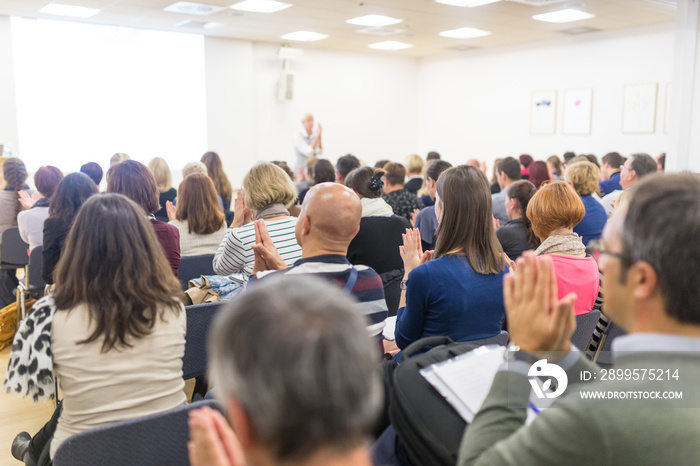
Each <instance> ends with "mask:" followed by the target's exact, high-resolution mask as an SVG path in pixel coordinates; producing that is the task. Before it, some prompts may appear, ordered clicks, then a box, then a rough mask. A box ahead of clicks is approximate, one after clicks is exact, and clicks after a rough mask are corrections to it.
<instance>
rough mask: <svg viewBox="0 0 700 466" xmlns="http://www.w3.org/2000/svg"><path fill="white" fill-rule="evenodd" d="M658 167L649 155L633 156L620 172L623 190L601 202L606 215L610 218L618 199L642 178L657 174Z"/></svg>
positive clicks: (615, 192)
mask: <svg viewBox="0 0 700 466" xmlns="http://www.w3.org/2000/svg"><path fill="white" fill-rule="evenodd" d="M656 171H657V165H656V160H654V159H653V158H652V157H651V155H649V154H632V155H630V157H629V158H628V159H627V161H626V162H625V164H624V165H623V166H622V170H620V187H621V188H622V190H619V189H618V190H616V191H613V192H611V193H610V194H607V195H606V196H605V197H603V198H602V199H601V200H600V202H601V203H602V204H603V207H605V213H607V214H608V217H610V216H611V215H612V213H613V210H615V205H616V203H617V198H618V197H620V194H622V193H623V192H624V190H626V189H627V188H629V187H630V186H632V185H633V184H635V183H636V182H637V181H638V180H639V179H640V178H644V177H645V176H647V175H651V174H653V173H656Z"/></svg>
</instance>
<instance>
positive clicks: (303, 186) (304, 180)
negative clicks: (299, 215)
mask: <svg viewBox="0 0 700 466" xmlns="http://www.w3.org/2000/svg"><path fill="white" fill-rule="evenodd" d="M319 160H321V159H319V158H318V157H309V158H308V159H306V162H304V166H303V167H298V168H297V190H298V191H299V195H301V192H302V191H306V190H307V189H309V188H310V187H311V185H313V177H312V176H311V169H312V168H313V166H314V165H316V162H318V161H319ZM332 167H333V165H331V168H332ZM331 181H335V171H334V172H333V179H332V180H331Z"/></svg>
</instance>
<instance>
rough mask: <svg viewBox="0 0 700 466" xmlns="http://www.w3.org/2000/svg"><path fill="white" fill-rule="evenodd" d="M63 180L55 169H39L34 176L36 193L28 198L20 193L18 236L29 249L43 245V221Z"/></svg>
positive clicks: (61, 174) (49, 167)
mask: <svg viewBox="0 0 700 466" xmlns="http://www.w3.org/2000/svg"><path fill="white" fill-rule="evenodd" d="M62 179H63V173H61V170H59V169H58V168H56V167H52V166H46V167H41V168H39V169H38V170H37V171H36V173H35V174H34V186H36V189H37V193H36V194H34V195H32V196H30V195H29V194H28V193H27V192H26V191H20V192H19V196H20V202H21V203H22V206H23V207H24V208H25V210H24V211H22V212H20V213H19V214H17V227H18V228H19V235H20V237H21V238H22V240H23V241H24V242H25V243H28V244H29V249H30V250H31V249H34V248H35V247H37V246H41V245H43V244H44V221H45V220H46V219H47V218H48V216H49V204H50V202H51V197H52V196H53V194H54V192H55V191H56V188H58V185H59V183H60V182H61V180H62Z"/></svg>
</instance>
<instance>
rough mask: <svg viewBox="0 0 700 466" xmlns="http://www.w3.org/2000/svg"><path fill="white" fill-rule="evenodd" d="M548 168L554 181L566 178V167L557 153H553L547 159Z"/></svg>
mask: <svg viewBox="0 0 700 466" xmlns="http://www.w3.org/2000/svg"><path fill="white" fill-rule="evenodd" d="M547 169H548V170H549V175H550V177H551V179H553V180H554V181H559V180H562V179H564V167H563V166H562V164H561V160H559V157H557V156H556V155H553V156H551V157H549V158H548V159H547Z"/></svg>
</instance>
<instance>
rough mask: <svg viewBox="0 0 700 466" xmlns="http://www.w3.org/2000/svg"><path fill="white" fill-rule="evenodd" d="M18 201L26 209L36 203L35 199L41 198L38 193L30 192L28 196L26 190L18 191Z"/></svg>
mask: <svg viewBox="0 0 700 466" xmlns="http://www.w3.org/2000/svg"><path fill="white" fill-rule="evenodd" d="M18 194H19V203H20V204H22V207H24V208H25V209H26V210H29V209H31V208H32V207H33V206H34V204H36V201H38V200H39V199H41V194H39V193H32V195H31V196H30V195H29V193H28V192H27V191H24V190H22V191H19V192H18Z"/></svg>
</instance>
